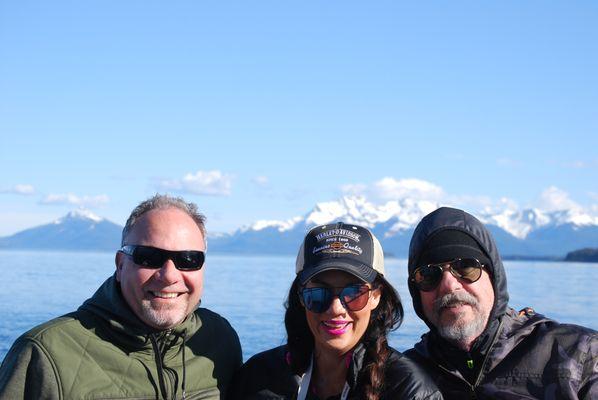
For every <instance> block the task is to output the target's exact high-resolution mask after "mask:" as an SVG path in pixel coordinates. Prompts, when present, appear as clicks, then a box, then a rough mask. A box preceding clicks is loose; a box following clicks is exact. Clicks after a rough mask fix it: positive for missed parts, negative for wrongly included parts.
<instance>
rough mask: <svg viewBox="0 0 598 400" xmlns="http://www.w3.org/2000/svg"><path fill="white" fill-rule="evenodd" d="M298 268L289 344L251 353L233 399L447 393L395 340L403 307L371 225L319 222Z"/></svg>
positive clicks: (373, 399)
mask: <svg viewBox="0 0 598 400" xmlns="http://www.w3.org/2000/svg"><path fill="white" fill-rule="evenodd" d="M296 273H297V276H296V278H295V280H294V281H293V283H292V285H291V288H290V290H289V297H288V299H287V303H286V309H287V310H286V314H285V326H286V330H287V343H286V345H284V346H280V347H277V348H274V349H271V350H268V351H265V352H263V353H259V354H257V355H255V356H253V357H252V358H251V359H249V360H248V361H247V363H245V364H244V365H243V367H242V368H241V370H240V371H239V373H238V374H237V377H236V379H235V382H234V383H233V385H232V394H231V396H230V397H229V398H230V399H233V400H240V399H297V400H329V399H334V400H346V399H360V400H361V399H367V400H389V399H403V398H404V399H441V398H442V396H441V395H440V392H439V391H438V389H437V388H436V386H435V385H434V383H433V382H432V381H431V380H430V378H429V377H428V376H427V375H426V374H425V373H424V372H423V371H422V370H421V369H420V368H419V367H418V366H417V365H416V364H414V363H413V362H412V361H410V360H409V359H407V358H406V357H404V356H403V355H402V354H401V353H399V352H397V351H396V350H394V349H392V348H391V347H389V346H388V341H387V335H388V333H389V332H390V331H391V330H392V329H396V328H397V327H398V326H399V325H400V323H401V321H402V318H403V307H402V305H401V301H400V298H399V295H398V294H397V292H396V291H395V289H394V288H393V287H392V286H391V285H390V284H389V283H388V282H387V281H386V279H384V255H383V252H382V247H381V245H380V242H379V241H378V240H377V239H376V237H375V236H374V235H373V234H372V233H371V232H370V231H369V230H368V229H366V228H364V227H361V226H357V225H352V224H345V223H342V222H339V223H336V224H329V225H321V226H318V227H315V228H313V229H312V230H310V231H309V233H308V234H307V235H306V236H305V239H304V241H303V244H302V245H301V248H300V250H299V254H298V256H297V263H296Z"/></svg>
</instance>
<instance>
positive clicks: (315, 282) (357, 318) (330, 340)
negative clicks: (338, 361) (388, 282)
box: [305, 271, 381, 355]
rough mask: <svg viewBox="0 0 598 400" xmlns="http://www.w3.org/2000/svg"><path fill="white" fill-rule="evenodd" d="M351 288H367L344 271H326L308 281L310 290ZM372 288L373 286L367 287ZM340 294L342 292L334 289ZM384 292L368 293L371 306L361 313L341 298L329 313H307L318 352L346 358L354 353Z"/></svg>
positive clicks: (334, 298) (368, 305)
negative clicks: (346, 307)
mask: <svg viewBox="0 0 598 400" xmlns="http://www.w3.org/2000/svg"><path fill="white" fill-rule="evenodd" d="M349 285H367V284H365V283H364V282H363V281H361V280H359V279H358V278H357V277H355V276H353V275H351V274H348V273H346V272H342V271H325V272H322V273H320V274H318V275H316V276H314V277H313V278H312V279H311V280H309V281H308V282H307V284H306V285H305V287H306V288H314V287H329V288H344V287H346V286H349ZM367 286H371V285H367ZM334 291H335V294H338V292H339V291H340V289H334ZM380 294H381V289H380V288H376V289H374V290H372V291H366V292H365V293H364V294H363V295H362V296H368V301H367V304H366V305H365V306H364V307H363V309H361V310H359V311H350V310H347V309H345V307H343V305H342V303H341V301H340V299H339V298H338V296H337V295H335V296H334V297H333V300H332V303H331V304H330V306H329V307H328V309H327V310H325V311H324V312H322V313H320V314H318V313H314V312H312V311H309V310H307V309H306V310H305V313H306V318H307V324H308V325H309V329H310V330H311V333H312V334H313V336H314V345H315V351H316V352H321V351H331V352H334V353H336V354H338V355H342V354H345V353H347V352H348V351H350V350H352V349H353V348H354V347H355V345H357V343H359V341H360V340H361V338H362V337H363V335H364V333H365V331H366V330H367V327H368V325H369V322H370V315H371V313H372V310H374V309H375V308H376V307H377V306H378V303H379V302H380Z"/></svg>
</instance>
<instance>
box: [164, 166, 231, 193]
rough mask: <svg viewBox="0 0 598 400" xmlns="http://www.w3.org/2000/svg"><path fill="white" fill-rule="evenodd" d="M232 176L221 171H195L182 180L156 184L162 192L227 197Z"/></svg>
mask: <svg viewBox="0 0 598 400" xmlns="http://www.w3.org/2000/svg"><path fill="white" fill-rule="evenodd" d="M232 179H233V177H232V175H229V174H224V173H222V172H221V171H218V170H214V171H197V172H196V173H195V174H192V173H188V174H187V175H185V176H184V177H183V178H182V179H173V180H164V181H161V182H159V183H158V187H159V188H160V189H162V190H168V191H170V190H172V191H177V192H183V193H191V194H199V195H206V196H228V195H230V193H231V187H232Z"/></svg>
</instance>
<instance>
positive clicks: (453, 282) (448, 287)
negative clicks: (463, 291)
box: [437, 264, 463, 293]
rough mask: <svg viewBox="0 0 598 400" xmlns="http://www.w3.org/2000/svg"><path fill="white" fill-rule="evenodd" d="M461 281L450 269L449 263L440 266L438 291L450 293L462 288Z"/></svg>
mask: <svg viewBox="0 0 598 400" xmlns="http://www.w3.org/2000/svg"><path fill="white" fill-rule="evenodd" d="M462 286H463V285H462V284H461V281H459V279H457V277H456V276H454V275H453V273H452V271H451V265H450V264H446V265H443V266H442V278H441V279H440V283H439V284H438V289H437V290H438V291H439V292H440V293H451V292H454V291H455V290H458V289H460V288H462Z"/></svg>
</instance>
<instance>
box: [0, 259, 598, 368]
mask: <svg viewBox="0 0 598 400" xmlns="http://www.w3.org/2000/svg"><path fill="white" fill-rule="evenodd" d="M0 255H1V257H0V271H2V276H3V285H2V290H0V310H1V311H0V360H1V359H4V356H5V354H6V352H7V351H8V349H9V348H10V346H11V344H12V342H13V341H14V340H15V339H16V338H17V337H18V336H19V335H20V334H22V333H23V332H25V331H26V330H28V329H30V328H31V327H33V326H35V325H37V324H39V323H41V322H43V321H46V320H48V319H50V318H53V317H57V316H59V315H62V314H64V313H67V312H69V311H72V310H74V309H76V308H77V307H78V306H79V305H80V304H81V303H82V302H83V301H84V300H85V299H87V298H88V297H89V296H91V294H93V292H95V290H96V289H97V287H98V286H99V285H100V284H101V283H102V282H103V281H104V280H105V279H106V278H107V277H108V276H109V275H111V274H112V273H113V270H114V254H109V253H66V252H25V251H1V252H0ZM505 267H506V269H507V275H508V278H509V292H510V295H511V305H512V306H513V307H514V308H517V309H519V308H522V307H524V306H532V307H534V308H535V309H536V311H537V312H540V313H543V314H545V315H547V316H549V317H552V318H554V319H557V320H559V321H561V322H571V323H576V324H580V325H585V326H588V327H590V328H593V329H598V314H597V313H596V310H598V297H597V296H595V294H594V291H595V289H594V285H595V282H598V264H582V263H557V262H524V261H512V262H506V263H505ZM205 268H206V271H205V290H204V295H203V299H202V307H207V308H210V309H212V310H214V311H216V312H218V313H220V314H221V315H223V316H225V317H226V318H227V319H228V320H229V321H230V322H231V324H232V325H233V326H234V327H235V328H236V330H237V332H238V334H239V337H240V338H241V343H242V345H243V356H244V358H245V359H247V358H248V357H250V356H251V355H253V354H255V353H257V352H259V351H262V350H266V349H268V348H271V347H273V346H277V345H280V344H282V343H284V340H285V333H284V324H283V314H284V308H283V302H284V299H285V297H286V294H287V291H288V288H289V285H290V283H291V281H292V279H293V276H294V269H295V260H294V258H293V257H274V256H236V255H235V256H233V255H214V254H209V255H208V260H207V264H206V267H205ZM386 270H387V277H388V279H389V281H390V282H391V283H392V284H393V285H395V287H396V288H397V289H398V291H399V293H400V294H401V296H402V298H403V300H404V307H405V311H406V312H405V321H404V323H403V325H402V326H401V328H400V329H399V330H398V331H396V332H394V333H393V334H392V335H391V344H392V345H393V346H394V347H396V348H397V349H399V350H405V349H407V348H409V347H411V346H412V344H413V343H415V342H416V341H417V340H418V338H419V336H420V335H421V334H422V333H423V332H425V330H426V329H425V328H426V327H425V325H424V324H423V323H422V322H421V321H420V320H419V319H418V318H417V316H416V315H415V314H414V312H413V311H412V309H411V298H410V297H409V292H408V290H407V285H406V279H407V272H406V261H405V260H401V259H389V260H387V261H386Z"/></svg>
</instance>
